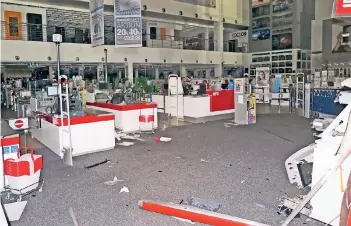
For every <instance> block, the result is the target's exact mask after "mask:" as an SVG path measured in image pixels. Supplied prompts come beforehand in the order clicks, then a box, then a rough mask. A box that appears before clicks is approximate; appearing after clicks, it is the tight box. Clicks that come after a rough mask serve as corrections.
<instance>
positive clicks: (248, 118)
mask: <svg viewBox="0 0 351 226" xmlns="http://www.w3.org/2000/svg"><path fill="white" fill-rule="evenodd" d="M234 84H235V86H234V87H235V88H234V104H235V113H234V121H235V123H236V124H239V125H249V124H255V123H256V94H255V93H252V92H251V90H252V88H251V84H250V82H249V78H248V77H245V78H237V79H235V80H234Z"/></svg>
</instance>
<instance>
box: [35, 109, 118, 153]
mask: <svg viewBox="0 0 351 226" xmlns="http://www.w3.org/2000/svg"><path fill="white" fill-rule="evenodd" d="M34 114H36V115H37V116H38V117H39V124H40V125H39V128H38V129H31V130H30V132H31V134H32V137H34V138H36V139H37V140H38V141H39V142H41V143H42V144H44V145H45V146H46V147H48V148H49V149H50V150H52V151H53V152H54V153H56V154H57V155H59V156H61V155H62V149H63V147H62V146H61V143H60V141H61V137H62V136H63V146H68V145H69V135H68V134H67V133H65V132H63V130H65V131H67V130H68V126H67V124H68V121H67V118H65V119H64V120H63V125H62V124H61V118H60V116H59V115H58V116H56V115H48V114H46V113H43V112H34ZM114 120H115V116H114V115H113V114H111V113H109V112H105V111H98V110H93V109H87V108H86V109H84V110H83V114H82V115H80V116H71V117H70V124H71V136H72V148H73V152H72V156H79V155H84V154H88V153H94V152H99V151H104V150H110V149H113V148H114V147H115V129H114Z"/></svg>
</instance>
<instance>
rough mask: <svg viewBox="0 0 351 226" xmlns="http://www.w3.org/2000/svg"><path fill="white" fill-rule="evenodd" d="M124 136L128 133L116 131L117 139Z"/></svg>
mask: <svg viewBox="0 0 351 226" xmlns="http://www.w3.org/2000/svg"><path fill="white" fill-rule="evenodd" d="M123 136H127V134H125V133H120V132H115V138H116V139H117V140H119V141H120V140H122V137H123Z"/></svg>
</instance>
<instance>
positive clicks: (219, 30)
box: [214, 21, 224, 53]
mask: <svg viewBox="0 0 351 226" xmlns="http://www.w3.org/2000/svg"><path fill="white" fill-rule="evenodd" d="M223 30H224V29H223V22H221V21H220V22H216V23H215V26H214V40H215V42H216V44H217V45H216V46H217V51H218V52H221V53H222V52H223V41H224V38H223V37H224V35H223Z"/></svg>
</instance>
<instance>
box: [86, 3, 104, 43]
mask: <svg viewBox="0 0 351 226" xmlns="http://www.w3.org/2000/svg"><path fill="white" fill-rule="evenodd" d="M89 8H90V37H91V46H92V47H95V46H99V45H103V44H104V39H105V37H104V33H105V32H104V27H105V25H104V0H90V3H89Z"/></svg>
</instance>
